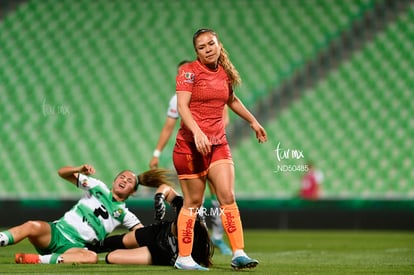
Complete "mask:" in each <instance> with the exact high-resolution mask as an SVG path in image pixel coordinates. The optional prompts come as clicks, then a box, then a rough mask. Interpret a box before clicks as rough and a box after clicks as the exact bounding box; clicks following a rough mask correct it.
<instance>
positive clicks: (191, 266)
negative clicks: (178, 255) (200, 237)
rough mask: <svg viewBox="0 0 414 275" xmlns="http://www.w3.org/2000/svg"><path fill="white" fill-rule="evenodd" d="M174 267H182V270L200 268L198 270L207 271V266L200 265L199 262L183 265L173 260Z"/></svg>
mask: <svg viewBox="0 0 414 275" xmlns="http://www.w3.org/2000/svg"><path fill="white" fill-rule="evenodd" d="M174 267H175V268H176V269H182V270H200V271H208V268H207V267H204V266H201V265H199V264H197V263H196V264H195V265H184V264H180V263H179V262H177V261H176V262H175V264H174Z"/></svg>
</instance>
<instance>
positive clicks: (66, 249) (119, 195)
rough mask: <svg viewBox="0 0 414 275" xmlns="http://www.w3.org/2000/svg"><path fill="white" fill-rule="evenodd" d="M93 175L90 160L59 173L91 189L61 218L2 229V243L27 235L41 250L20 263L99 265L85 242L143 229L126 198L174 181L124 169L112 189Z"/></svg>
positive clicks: (154, 173)
mask: <svg viewBox="0 0 414 275" xmlns="http://www.w3.org/2000/svg"><path fill="white" fill-rule="evenodd" d="M94 173H95V169H94V168H93V167H92V166H91V165H88V164H84V165H81V166H78V167H72V166H66V167H62V168H61V169H59V171H58V174H59V176H61V177H62V178H63V179H65V180H67V181H69V182H71V183H72V184H74V185H76V186H77V187H78V188H80V189H83V190H85V191H86V192H85V195H84V196H83V197H82V198H81V199H80V200H79V201H78V202H77V203H76V205H75V206H73V207H72V209H70V210H69V211H68V212H66V213H65V214H64V216H63V217H62V218H60V219H59V220H57V221H54V222H45V221H27V222H25V223H23V224H22V225H19V226H16V227H13V228H10V229H9V230H6V231H3V232H0V246H7V245H11V244H17V243H19V242H21V241H22V240H24V239H26V238H27V239H28V240H29V241H30V242H31V243H32V244H33V246H34V247H35V248H36V251H37V252H38V253H39V254H40V255H38V254H23V253H19V254H16V256H15V261H16V263H24V264H36V263H44V264H56V263H97V262H98V256H97V254H96V253H95V252H93V251H90V250H87V249H85V247H86V244H88V243H89V244H91V243H96V242H97V241H101V240H103V239H105V237H107V236H108V234H109V233H111V232H112V231H113V230H114V229H115V228H116V227H117V226H119V225H122V226H124V227H126V228H128V229H129V230H135V229H137V228H141V227H143V225H142V224H141V222H140V220H139V219H138V218H137V217H136V216H135V215H134V214H133V213H132V212H130V211H129V210H128V208H126V206H125V202H124V201H125V200H126V199H128V197H129V196H130V195H132V194H133V193H135V192H136V191H137V188H138V185H139V184H142V185H145V186H151V187H157V186H158V187H159V186H162V185H171V183H170V182H169V181H168V171H167V170H163V169H156V170H150V171H146V172H144V173H142V174H140V175H136V174H135V173H134V172H132V171H130V170H124V171H122V172H120V173H119V174H118V175H117V176H116V178H115V179H114V181H113V183H112V189H109V188H108V187H107V186H106V184H104V183H103V182H101V181H99V180H97V179H95V178H93V177H90V175H93V174H94Z"/></svg>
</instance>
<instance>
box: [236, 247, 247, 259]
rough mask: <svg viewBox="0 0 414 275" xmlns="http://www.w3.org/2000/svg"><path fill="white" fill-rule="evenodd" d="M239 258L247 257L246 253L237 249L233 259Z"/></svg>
mask: <svg viewBox="0 0 414 275" xmlns="http://www.w3.org/2000/svg"><path fill="white" fill-rule="evenodd" d="M240 256H244V257H247V254H246V252H244V250H243V249H237V250H236V251H234V252H233V259H234V258H237V257H240Z"/></svg>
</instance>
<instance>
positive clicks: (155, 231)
mask: <svg viewBox="0 0 414 275" xmlns="http://www.w3.org/2000/svg"><path fill="white" fill-rule="evenodd" d="M165 201H167V202H168V203H169V204H170V206H171V207H172V208H173V209H174V212H175V218H174V220H173V221H165V220H163V218H164V216H165V213H166V206H165ZM182 205H183V198H182V197H181V196H180V195H178V193H177V192H176V191H175V190H174V189H173V188H172V187H171V186H167V185H162V186H160V187H158V189H157V192H156V194H155V196H154V208H155V219H156V220H157V222H156V223H153V224H150V225H148V226H145V227H143V228H140V229H137V230H135V231H133V232H128V233H126V234H122V235H113V236H110V237H107V238H105V239H104V240H103V241H101V242H98V243H96V244H94V245H90V246H88V249H90V250H93V251H95V252H97V253H102V252H109V253H108V254H107V255H106V257H105V260H106V262H107V263H108V264H137V265H170V266H173V265H174V263H175V260H176V258H177V256H178V242H177V225H176V221H177V215H178V213H179V212H180V209H181V207H182ZM213 252H214V247H213V245H212V244H211V240H210V237H209V235H208V230H207V228H206V226H205V224H204V223H203V222H201V221H200V220H199V219H197V221H196V223H195V225H194V248H193V252H192V256H193V258H194V260H195V261H196V262H197V263H198V264H200V265H203V266H205V267H209V266H211V265H212V262H211V258H212V256H213Z"/></svg>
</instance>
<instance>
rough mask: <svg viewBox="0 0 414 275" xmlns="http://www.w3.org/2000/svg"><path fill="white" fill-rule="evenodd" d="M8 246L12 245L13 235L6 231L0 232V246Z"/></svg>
mask: <svg viewBox="0 0 414 275" xmlns="http://www.w3.org/2000/svg"><path fill="white" fill-rule="evenodd" d="M9 244H14V238H13V235H12V234H11V233H10V231H8V230H6V231H3V232H0V246H6V245H9Z"/></svg>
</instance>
